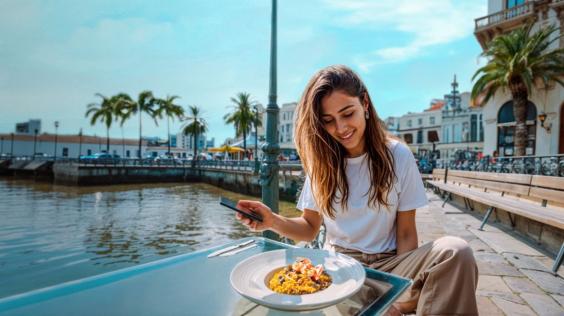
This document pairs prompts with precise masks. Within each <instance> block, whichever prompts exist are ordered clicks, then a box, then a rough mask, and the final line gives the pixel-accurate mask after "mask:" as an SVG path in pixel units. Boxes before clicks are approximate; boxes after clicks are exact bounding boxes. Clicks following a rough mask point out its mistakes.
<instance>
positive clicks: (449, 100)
mask: <svg viewBox="0 0 564 316" xmlns="http://www.w3.org/2000/svg"><path fill="white" fill-rule="evenodd" d="M451 86H452V90H451V92H450V93H449V94H447V95H445V96H444V99H445V105H444V106H443V108H442V110H441V141H440V143H439V145H438V146H437V150H439V152H440V155H439V157H440V158H442V159H447V160H450V159H455V158H457V154H458V153H459V152H462V151H466V152H473V153H478V152H482V151H483V149H484V128H483V123H482V118H483V117H482V109H481V108H480V107H472V106H471V102H470V100H471V98H470V93H469V92H464V93H462V94H460V93H459V92H458V83H457V82H456V76H455V77H454V80H453V82H452V83H451ZM437 158H438V157H437Z"/></svg>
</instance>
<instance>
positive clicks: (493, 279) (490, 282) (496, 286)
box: [478, 275, 511, 293]
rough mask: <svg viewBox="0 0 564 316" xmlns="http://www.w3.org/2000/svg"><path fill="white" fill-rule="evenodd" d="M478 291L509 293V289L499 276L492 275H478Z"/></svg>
mask: <svg viewBox="0 0 564 316" xmlns="http://www.w3.org/2000/svg"><path fill="white" fill-rule="evenodd" d="M478 291H481V292H502V293H511V289H510V288H509V287H508V286H507V285H506V284H505V282H503V279H502V278H501V277H500V276H493V275H480V277H479V278H478Z"/></svg>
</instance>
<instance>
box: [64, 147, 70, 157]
mask: <svg viewBox="0 0 564 316" xmlns="http://www.w3.org/2000/svg"><path fill="white" fill-rule="evenodd" d="M68 156H69V149H68V148H67V147H63V157H68Z"/></svg>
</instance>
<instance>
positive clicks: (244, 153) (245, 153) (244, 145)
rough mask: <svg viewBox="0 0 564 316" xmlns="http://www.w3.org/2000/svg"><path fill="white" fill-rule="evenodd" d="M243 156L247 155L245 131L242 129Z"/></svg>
mask: <svg viewBox="0 0 564 316" xmlns="http://www.w3.org/2000/svg"><path fill="white" fill-rule="evenodd" d="M243 149H244V151H243V157H247V131H246V130H244V129H243Z"/></svg>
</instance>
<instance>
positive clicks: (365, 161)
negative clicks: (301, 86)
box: [237, 66, 478, 315]
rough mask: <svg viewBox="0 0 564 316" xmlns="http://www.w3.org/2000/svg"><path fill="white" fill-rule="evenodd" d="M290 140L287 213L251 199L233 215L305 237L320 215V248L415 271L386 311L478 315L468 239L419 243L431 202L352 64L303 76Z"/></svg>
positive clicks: (254, 225)
mask: <svg viewBox="0 0 564 316" xmlns="http://www.w3.org/2000/svg"><path fill="white" fill-rule="evenodd" d="M296 111H297V115H298V116H297V121H296V130H295V143H296V147H297V150H298V154H299V156H300V157H301V161H302V165H303V168H304V171H305V173H306V180H305V183H304V187H303V189H302V192H301V195H300V198H299V200H298V204H297V208H298V209H300V210H301V211H302V212H303V214H302V216H301V217H297V218H286V217H283V216H280V215H278V214H274V213H272V212H271V211H270V209H269V208H268V207H267V206H265V205H264V204H262V203H260V202H256V201H239V203H238V206H239V207H240V208H241V209H245V210H248V211H252V212H255V213H258V214H260V215H261V216H262V217H263V218H264V221H263V222H262V223H259V222H255V221H252V220H249V219H246V218H242V217H241V216H237V218H238V219H239V220H240V221H241V222H242V223H243V224H245V225H247V226H248V227H249V228H250V229H252V230H254V231H263V230H267V229H268V230H272V231H274V232H276V233H278V234H280V235H282V236H285V237H288V238H291V239H293V240H299V241H311V240H312V239H314V238H315V237H316V235H317V233H318V231H319V228H320V226H321V224H322V223H324V224H325V227H326V242H325V248H326V249H330V250H335V251H338V252H341V253H344V254H347V255H349V256H351V257H353V258H356V259H357V260H359V261H360V262H362V263H363V264H365V265H367V266H370V267H372V268H375V269H379V270H382V271H386V272H391V273H394V274H397V275H400V276H403V277H407V278H410V279H412V280H413V285H412V287H411V288H410V289H409V290H408V291H406V292H405V293H404V294H403V295H402V296H401V297H400V299H399V300H398V301H397V302H396V303H394V306H393V308H392V310H391V311H390V313H391V314H393V313H396V314H397V313H409V312H413V311H416V312H417V315H477V314H478V311H477V306H476V296H475V291H476V286H477V282H478V269H477V266H476V262H475V260H474V256H473V254H472V250H471V249H470V247H469V246H468V244H467V243H466V242H465V241H464V240H462V239H460V238H456V237H443V238H440V239H438V240H435V241H433V242H430V243H427V244H425V245H423V246H421V247H418V240H417V229H416V227H415V209H416V208H419V207H422V206H424V205H426V204H427V198H426V195H425V190H424V188H423V183H422V180H421V176H420V174H419V171H418V170H417V166H416V164H415V159H414V157H413V154H412V153H411V151H410V150H409V148H408V147H407V146H406V145H404V144H403V143H401V142H398V141H397V140H394V139H393V138H392V137H390V136H389V135H388V134H387V133H386V130H385V127H384V126H383V123H382V121H381V120H380V118H379V117H378V115H377V114H376V110H375V109H374V106H373V104H372V101H371V100H370V96H369V95H368V91H367V90H366V87H365V85H364V84H363V82H362V81H361V79H360V78H359V77H358V75H357V74H355V73H354V72H353V71H352V70H351V69H349V68H347V67H345V66H331V67H327V68H325V69H322V70H321V71H319V72H318V73H317V74H315V75H314V76H313V78H312V79H311V80H310V82H309V83H308V85H307V87H306V89H305V91H304V94H303V96H302V99H301V100H300V102H299V104H298V107H297V110H296Z"/></svg>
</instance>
